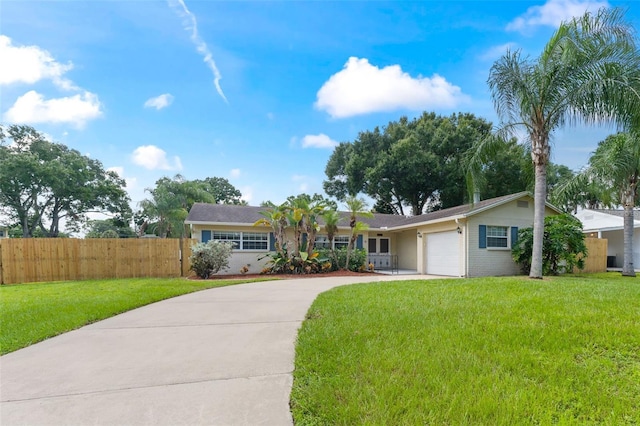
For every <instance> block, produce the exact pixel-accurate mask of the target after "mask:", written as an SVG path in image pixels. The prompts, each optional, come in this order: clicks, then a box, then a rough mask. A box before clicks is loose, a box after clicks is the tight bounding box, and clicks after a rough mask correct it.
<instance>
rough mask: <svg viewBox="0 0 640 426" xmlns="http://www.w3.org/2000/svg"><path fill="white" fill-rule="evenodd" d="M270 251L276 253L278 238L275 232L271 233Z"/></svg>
mask: <svg viewBox="0 0 640 426" xmlns="http://www.w3.org/2000/svg"><path fill="white" fill-rule="evenodd" d="M269 251H276V237H275V235H273V232H269Z"/></svg>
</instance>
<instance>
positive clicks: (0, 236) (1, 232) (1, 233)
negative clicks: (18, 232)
mask: <svg viewBox="0 0 640 426" xmlns="http://www.w3.org/2000/svg"><path fill="white" fill-rule="evenodd" d="M0 238H4V230H2V229H0Z"/></svg>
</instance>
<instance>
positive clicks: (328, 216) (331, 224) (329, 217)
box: [322, 210, 342, 267]
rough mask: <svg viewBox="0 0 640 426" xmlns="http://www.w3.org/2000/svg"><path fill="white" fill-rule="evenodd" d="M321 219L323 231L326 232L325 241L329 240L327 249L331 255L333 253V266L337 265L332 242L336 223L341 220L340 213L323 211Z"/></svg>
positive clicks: (336, 230) (336, 229)
mask: <svg viewBox="0 0 640 426" xmlns="http://www.w3.org/2000/svg"><path fill="white" fill-rule="evenodd" d="M322 218H323V219H324V229H325V231H327V239H328V240H329V249H330V250H331V253H333V260H334V261H335V262H336V263H335V265H336V267H337V265H338V257H337V256H336V252H335V250H334V249H333V240H334V239H335V237H336V234H337V233H338V223H339V222H340V220H341V219H342V217H341V216H340V213H338V212H337V211H335V210H325V212H324V213H323V214H322Z"/></svg>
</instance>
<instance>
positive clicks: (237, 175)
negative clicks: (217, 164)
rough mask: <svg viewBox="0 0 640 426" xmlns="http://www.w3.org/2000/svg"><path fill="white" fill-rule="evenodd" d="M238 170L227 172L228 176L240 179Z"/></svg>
mask: <svg viewBox="0 0 640 426" xmlns="http://www.w3.org/2000/svg"><path fill="white" fill-rule="evenodd" d="M240 174H241V172H240V169H231V171H230V172H229V176H231V177H232V178H238V177H240Z"/></svg>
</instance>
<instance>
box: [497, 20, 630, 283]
mask: <svg viewBox="0 0 640 426" xmlns="http://www.w3.org/2000/svg"><path fill="white" fill-rule="evenodd" d="M634 42H635V40H634V35H633V29H632V28H631V27H630V26H629V25H628V24H627V23H626V22H624V20H623V15H622V12H620V11H619V10H617V9H613V10H607V9H602V10H600V11H598V13H596V14H591V13H586V14H585V15H584V16H583V17H581V18H577V19H573V20H571V21H570V22H565V23H562V24H561V25H560V27H559V28H558V30H557V31H556V32H555V33H554V35H553V36H552V37H551V39H550V40H549V42H548V43H547V44H546V46H545V48H544V50H543V51H542V53H541V55H540V56H539V57H538V58H536V59H535V60H531V59H529V58H527V57H523V56H522V54H521V52H520V51H519V50H517V51H509V52H507V53H506V54H505V55H504V56H503V57H501V58H500V59H499V60H498V61H496V62H495V63H494V65H493V66H492V67H491V71H490V74H489V79H488V83H489V87H490V89H491V95H492V98H493V102H494V105H495V108H496V111H497V113H498V116H499V117H500V119H501V121H502V127H501V129H500V130H499V133H502V134H503V135H504V134H511V135H512V134H514V133H515V131H516V130H517V129H524V133H525V134H526V137H527V140H528V143H530V144H531V158H532V161H533V165H534V170H535V202H534V203H535V208H534V224H533V259H532V263H531V271H530V272H529V276H530V277H531V278H542V243H543V234H544V214H545V201H546V196H547V175H546V172H547V164H548V163H549V158H550V151H551V148H550V145H549V140H550V137H551V135H552V134H553V132H554V131H555V130H557V129H558V128H561V127H563V126H564V125H566V124H574V123H577V122H585V123H594V122H600V121H601V120H602V119H617V120H619V122H624V121H627V120H634V119H637V118H638V117H635V118H634V110H635V111H637V105H638V101H637V100H634V99H630V95H629V90H625V88H626V89H629V88H630V87H633V85H637V80H635V79H637V77H638V68H639V67H638V54H637V52H636V48H635V44H634ZM636 87H640V86H636ZM635 93H638V91H637V90H636V91H635ZM623 104H624V106H625V108H622V107H621V106H622V105H623ZM630 106H631V107H630ZM629 107H630V109H629Z"/></svg>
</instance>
